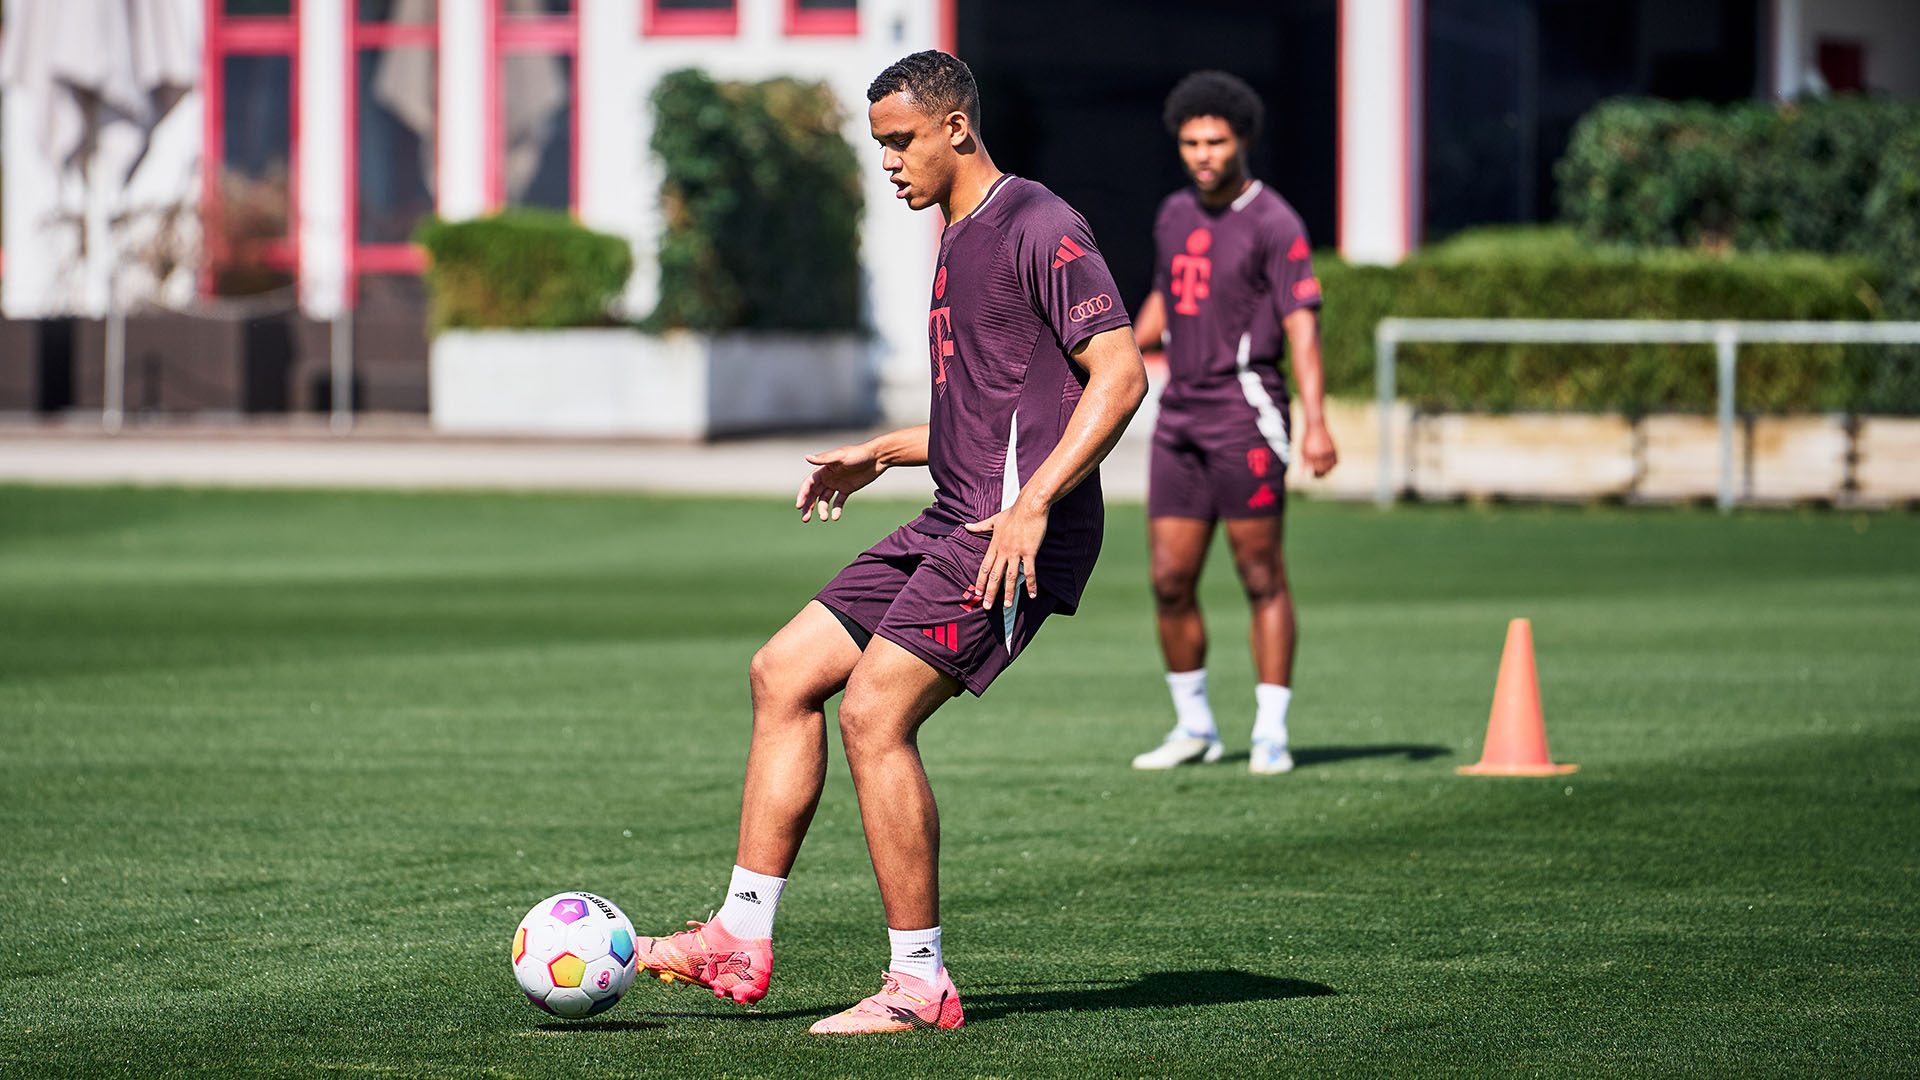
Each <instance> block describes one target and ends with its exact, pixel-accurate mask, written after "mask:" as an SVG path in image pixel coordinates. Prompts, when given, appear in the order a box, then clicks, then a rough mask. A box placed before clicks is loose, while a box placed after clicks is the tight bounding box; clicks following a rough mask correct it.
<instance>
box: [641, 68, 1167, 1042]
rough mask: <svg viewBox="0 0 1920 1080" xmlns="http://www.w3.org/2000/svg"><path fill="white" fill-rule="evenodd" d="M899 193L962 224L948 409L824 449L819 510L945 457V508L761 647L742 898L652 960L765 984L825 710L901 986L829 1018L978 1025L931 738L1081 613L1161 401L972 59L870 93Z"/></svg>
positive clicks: (954, 256) (944, 278)
mask: <svg viewBox="0 0 1920 1080" xmlns="http://www.w3.org/2000/svg"><path fill="white" fill-rule="evenodd" d="M867 97H868V100H869V101H870V102H872V105H871V107H870V108H869V110H868V120H869V122H870V125H871V127H872V131H873V137H874V139H875V140H876V141H877V142H879V144H880V146H881V148H882V149H881V163H882V166H883V167H884V168H885V169H886V170H887V172H888V174H889V175H890V177H891V179H892V181H893V184H894V187H895V189H896V192H897V197H898V198H900V199H902V200H904V201H905V202H906V203H907V205H908V206H909V207H911V208H913V209H915V210H924V209H926V208H927V207H930V206H938V207H939V208H940V211H941V214H942V215H943V216H944V217H945V218H946V222H947V227H946V231H945V232H944V234H943V235H942V237H941V240H940V257H939V263H938V265H937V266H936V267H935V268H934V275H933V281H932V287H931V290H930V291H931V296H932V302H931V304H930V309H929V314H928V321H927V338H928V349H929V364H930V367H931V369H932V374H933V403H932V408H931V411H930V414H929V415H930V420H929V423H927V424H925V425H922V426H920V427H915V428H907V429H905V430H901V431H895V432H891V433H889V434H886V435H882V436H880V437H878V438H875V439H873V440H871V441H869V442H866V443H861V444H859V445H856V446H843V447H840V448H838V449H836V450H830V451H828V452H826V453H823V454H818V455H815V456H813V457H810V458H808V459H807V460H808V461H809V462H811V463H812V464H813V465H815V466H816V468H815V469H814V471H813V473H812V474H811V475H810V476H808V477H807V479H806V480H805V481H804V482H803V483H802V484H801V485H800V491H799V495H798V498H797V499H796V500H795V506H796V508H797V509H799V510H800V511H801V520H803V521H804V520H807V519H809V518H810V517H812V516H813V514H814V513H816V512H818V513H820V514H821V515H822V516H823V517H824V518H829V519H837V518H839V516H840V513H841V509H842V507H843V506H844V504H845V502H846V500H847V497H848V496H849V495H851V494H852V493H853V492H855V491H858V490H860V489H861V488H863V487H865V486H866V485H868V484H870V483H872V482H873V480H874V479H875V478H876V477H878V476H879V475H880V474H881V473H882V472H884V471H885V470H887V469H890V468H894V467H896V466H903V465H926V466H928V467H929V469H930V471H931V472H932V475H933V480H934V483H935V487H936V495H935V500H934V504H933V505H932V506H931V507H928V508H927V510H926V511H925V512H924V513H922V514H921V515H920V516H919V517H918V518H916V519H915V520H914V521H912V522H911V523H909V524H907V525H906V526H903V527H902V528H900V529H899V530H897V531H895V532H894V533H893V534H892V535H890V536H888V537H887V538H886V539H884V540H882V541H881V542H880V543H879V544H877V545H875V546H874V547H873V548H872V549H870V550H868V551H867V552H865V553H864V554H862V555H861V556H860V557H859V558H857V559H855V560H854V562H853V563H852V564H851V565H849V566H848V567H847V568H846V569H845V570H843V571H841V572H840V574H839V575H838V576H836V577H835V578H834V579H833V581H831V582H830V583H828V585H827V586H826V588H824V589H822V590H821V591H820V593H819V595H818V596H816V597H815V598H814V600H813V602H811V603H809V604H807V605H806V607H805V608H803V609H802V610H801V611H800V613H799V614H798V615H796V616H794V618H793V620H792V621H791V622H789V623H788V624H787V625H786V626H785V627H784V628H783V629H782V630H781V631H780V632H779V633H777V634H775V635H774V636H773V638H772V640H770V641H768V642H767V644H766V645H765V646H763V647H762V648H761V649H760V651H759V652H758V653H757V654H755V656H754V658H753V663H752V667H751V670H750V680H751V683H752V688H753V740H752V744H751V747H750V749H749V751H748V755H747V776H746V792H745V796H744V797H743V799H742V802H741V810H740V841H739V848H738V853H737V856H736V864H735V866H734V871H733V878H732V881H731V883H730V885H729V887H728V889H727V894H728V896H727V900H726V903H725V906H723V907H722V908H721V909H720V911H719V912H718V913H717V914H716V915H715V916H714V917H713V919H712V920H710V921H708V922H706V923H705V924H698V923H696V924H691V925H693V926H694V929H692V930H689V931H684V932H682V933H679V934H674V935H672V936H671V937H666V938H645V939H642V948H641V963H642V964H644V965H645V966H646V967H647V968H648V970H650V971H652V972H653V973H655V974H656V975H659V976H660V977H662V978H664V979H668V980H670V981H671V980H680V981H686V982H692V983H696V984H699V985H702V986H706V987H709V988H710V989H712V990H713V991H714V992H715V993H716V994H718V995H720V996H722V997H730V998H732V999H733V1000H735V1001H739V1002H743V1003H745V1002H751V1001H756V1000H758V999H759V998H760V997H761V996H763V995H764V994H765V993H766V990H767V983H768V976H769V973H770V971H771V967H772V959H773V958H772V943H771V935H772V926H773V915H774V907H775V905H776V904H777V903H778V901H779V897H780V892H781V890H782V889H783V888H784V887H785V884H786V876H787V873H788V871H789V870H790V869H791V868H792V866H793V861H794V857H795V855H796V854H797V853H798V852H799V849H800V842H801V840H802V839H803V838H804V837H805V836H806V832H807V826H808V824H809V823H810V822H811V821H812V819H813V812H814V809H815V807H816V806H817V805H818V804H819V800H820V792H821V787H822V784H823V782H824V780H825V776H826V768H827V733H826V717H825V705H826V701H827V699H828V698H830V697H832V696H833V695H834V694H836V693H839V692H840V691H842V690H843V689H844V690H845V691H846V696H845V697H844V698H843V699H842V701H841V703H840V713H839V721H840V733H841V736H842V739H843V741H844V743H845V745H846V750H847V764H848V767H849V768H850V770H851V771H852V774H853V782H854V787H855V789H856V791H857V792H858V794H859V797H860V820H861V825H862V826H863V828H864V829H865V831H866V837H867V849H868V852H869V854H870V855H871V856H872V858H873V869H874V876H875V877H876V878H877V879H878V881H879V885H880V898H881V902H882V905H883V907H884V908H885V910H886V914H887V928H888V930H887V933H888V937H889V939H890V942H891V946H892V962H891V964H890V966H889V970H888V972H887V974H886V976H885V980H884V982H883V985H882V988H881V991H880V992H879V993H878V994H875V995H873V996H872V997H869V998H867V999H866V1000H864V1001H862V1002H860V1003H859V1004H858V1005H855V1006H854V1007H853V1008H851V1009H848V1010H847V1011H845V1012H842V1013H839V1014H836V1015H834V1016H830V1017H828V1018H826V1019H824V1020H822V1021H820V1022H819V1023H817V1024H815V1025H814V1026H813V1029H812V1030H814V1031H816V1032H827V1033H867V1032H881V1031H900V1030H905V1029H908V1028H930V1027H941V1028H950V1027H958V1026H960V1024H961V1022H962V1013H961V1009H960V999H959V995H958V993H957V992H955V990H954V987H953V982H952V980H951V979H949V978H948V976H947V973H946V969H945V967H944V966H943V965H942V963H941V948H940V906H939V845H940V828H939V818H938V814H937V812H936V810H935V807H934V800H933V791H932V788H930V787H929V786H928V784H927V775H926V771H925V769H924V768H923V767H922V766H921V762H920V753H919V749H918V746H917V745H916V742H915V739H916V734H917V732H918V731H919V728H920V725H921V723H922V722H924V721H925V720H926V719H927V717H929V716H931V715H932V714H933V712H934V710H936V709H938V708H939V707H940V706H941V705H942V704H943V703H945V702H946V701H948V700H949V699H951V698H952V697H954V696H955V695H956V694H958V693H960V692H961V690H963V689H965V690H970V691H972V692H973V693H975V694H979V693H981V692H982V691H984V690H985V689H986V687H987V684H988V683H990V682H992V681H993V678H994V676H995V675H997V674H999V672H1000V671H1001V670H1003V669H1004V668H1005V667H1006V666H1007V664H1009V663H1011V662H1012V660H1013V658H1014V657H1015V656H1018V655H1019V653H1020V651H1021V649H1022V648H1023V647H1024V646H1025V645H1026V643H1027V642H1028V641H1031V640H1032V638H1033V635H1034V633H1035V631H1036V630H1037V629H1038V628H1039V626H1040V623H1041V622H1042V621H1043V620H1044V619H1045V618H1047V616H1048V615H1050V614H1054V613H1059V614H1071V613H1072V612H1073V610H1074V607H1075V606H1076V605H1077V604H1078V603H1079V599H1080V590H1081V588H1082V587H1083V586H1084V584H1085V583H1086V579H1087V575H1088V573H1089V572H1090V571H1091V570H1092V568H1093V562H1094V558H1095V556H1096V555H1097V554H1098V553H1099V550H1100V534H1101V527H1102V522H1103V519H1104V509H1103V507H1102V505H1101V500H1100V486H1099V475H1098V473H1097V472H1096V467H1097V466H1098V465H1099V463H1100V460H1101V459H1102V458H1104V457H1105V456H1106V454H1107V452H1108V451H1109V450H1111V449H1112V448H1113V445H1114V443H1115V442H1116V441H1118V439H1119V437H1120V433H1121V431H1122V430H1123V429H1125V427H1126V424H1127V420H1128V419H1129V418H1131V417H1132V415H1133V412H1134V410H1135V409H1136V408H1137V407H1138V406H1139V404H1140V401H1141V399H1142V398H1143V397H1144V396H1145V394H1146V372H1145V369H1144V368H1143V367H1142V366H1141V361H1140V353H1139V351H1138V349H1136V348H1135V346H1134V341H1133V336H1132V334H1131V333H1130V332H1129V331H1128V320H1127V313H1126V310H1125V309H1124V308H1123V307H1122V305H1121V304H1120V292H1119V289H1118V288H1116V287H1115V285H1114V283H1113V277H1112V275H1111V274H1110V273H1109V272H1108V270H1107V267H1106V263H1105V262H1104V260H1102V259H1101V257H1100V253H1099V249H1098V247H1097V246H1096V245H1095V243H1094V240H1093V235H1092V233H1091V231H1090V230H1088V228H1087V224H1086V222H1085V221H1084V220H1083V219H1082V218H1081V217H1080V215H1079V214H1078V213H1075V212H1074V210H1073V208H1072V207H1070V206H1068V205H1067V204H1066V203H1064V202H1062V201H1061V200H1060V199H1059V198H1058V197H1056V196H1055V195H1054V194H1053V193H1052V192H1050V191H1048V190H1047V189H1046V188H1044V187H1042V186H1041V185H1039V184H1036V183H1034V182H1032V181H1030V180H1023V179H1020V178H1019V177H1015V176H1009V175H1006V174H1003V173H1001V172H1000V171H999V170H998V169H996V168H995V167H994V165H993V161H992V159H991V158H989V157H988V156H987V151H986V147H985V145H984V144H982V142H981V141H980V135H979V130H978V126H977V124H976V118H977V117H978V116H979V115H980V106H979V93H978V91H977V90H976V89H975V86H974V81H973V75H972V73H971V72H970V71H968V70H967V67H966V65H965V64H963V63H961V62H960V61H958V60H956V59H954V58H953V57H951V56H947V55H946V54H944V53H938V52H922V53H915V54H914V55H912V56H909V57H906V58H905V59H903V60H901V61H899V62H898V63H896V64H894V65H893V66H891V67H889V68H887V70H886V71H884V72H882V73H881V74H880V76H879V78H877V79H875V80H874V82H873V85H872V86H871V87H869V88H868V91H867Z"/></svg>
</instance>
